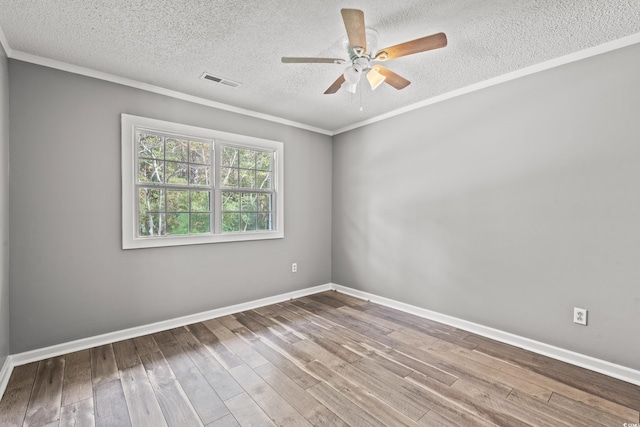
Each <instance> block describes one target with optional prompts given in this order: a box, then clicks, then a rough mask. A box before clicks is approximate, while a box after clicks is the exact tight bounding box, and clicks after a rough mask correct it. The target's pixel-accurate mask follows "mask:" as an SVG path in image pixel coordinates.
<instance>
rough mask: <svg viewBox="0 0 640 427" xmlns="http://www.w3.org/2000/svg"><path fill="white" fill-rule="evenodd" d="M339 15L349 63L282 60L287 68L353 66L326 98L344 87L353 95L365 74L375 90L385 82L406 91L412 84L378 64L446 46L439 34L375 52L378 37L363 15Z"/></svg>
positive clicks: (346, 11) (351, 11) (353, 11)
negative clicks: (298, 66)
mask: <svg viewBox="0 0 640 427" xmlns="http://www.w3.org/2000/svg"><path fill="white" fill-rule="evenodd" d="M340 12H341V13H342V20H343V21H344V26H345V28H346V29H347V38H348V46H347V52H348V54H349V59H348V60H345V59H341V58H300V57H286V56H285V57H282V62H284V63H287V64H294V63H297V64H301V63H325V64H344V63H347V62H348V63H350V65H349V66H348V67H347V68H346V69H345V71H344V73H343V74H342V75H341V76H340V77H338V79H337V80H336V81H335V82H333V84H332V85H331V86H329V88H328V89H327V90H326V91H325V92H324V93H325V94H332V93H336V92H337V91H338V90H339V89H340V88H341V87H344V88H345V89H346V90H347V91H348V92H350V93H355V92H356V88H357V85H358V82H359V81H360V78H361V76H362V74H363V73H365V74H366V76H367V80H368V81H369V84H370V86H371V89H373V90H375V89H376V88H377V87H378V86H380V85H381V84H382V83H383V82H384V83H387V84H389V85H391V86H393V87H394V88H396V89H398V90H400V89H404V88H405V87H407V86H408V85H409V84H410V83H411V82H410V81H409V80H407V79H405V78H404V77H402V76H400V75H398V74H396V73H394V72H393V71H391V70H389V69H388V68H386V67H383V66H382V65H380V64H378V62H384V61H388V60H390V59H395V58H400V57H402V56H407V55H412V54H414V53H419V52H425V51H428V50H432V49H438V48H441V47H445V46H446V45H447V36H446V35H445V34H444V33H437V34H433V35H430V36H426V37H421V38H419V39H415V40H411V41H408V42H405V43H400V44H397V45H394V46H390V47H387V48H384V49H380V50H377V51H376V50H375V44H376V43H377V33H376V32H375V31H374V30H371V29H369V28H365V25H364V12H363V11H361V10H358V9H342V10H341V11H340ZM367 44H368V46H367Z"/></svg>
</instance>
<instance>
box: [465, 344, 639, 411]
mask: <svg viewBox="0 0 640 427" xmlns="http://www.w3.org/2000/svg"><path fill="white" fill-rule="evenodd" d="M465 340H466V341H469V342H472V343H474V344H477V345H478V348H477V351H480V352H483V353H485V354H488V355H490V356H493V357H497V358H499V359H503V360H506V361H509V362H511V363H514V364H516V365H519V366H522V367H524V368H527V369H529V370H531V371H533V372H537V373H540V374H542V375H544V376H547V377H549V378H553V379H555V380H557V381H559V382H562V383H565V384H567V385H569V386H571V387H573V388H576V389H579V390H582V391H585V392H587V393H589V394H593V395H595V396H598V397H601V398H603V399H605V400H609V401H611V402H615V403H617V404H619V405H621V406H624V407H626V408H630V409H632V410H636V411H637V408H638V402H640V387H638V386H635V385H633V384H630V383H627V382H625V381H621V380H616V379H613V378H610V377H607V376H606V375H603V374H600V373H597V372H593V371H589V370H587V369H584V368H581V367H578V366H574V365H571V364H569V363H565V362H562V361H559V360H555V359H551V358H549V357H546V356H542V355H539V354H535V353H533V352H530V351H527V350H523V349H520V348H518V347H514V346H511V345H508V344H504V343H499V342H497V341H493V340H491V339H488V338H484V337H480V336H478V335H470V336H469V337H467V338H465ZM612 415H614V414H612Z"/></svg>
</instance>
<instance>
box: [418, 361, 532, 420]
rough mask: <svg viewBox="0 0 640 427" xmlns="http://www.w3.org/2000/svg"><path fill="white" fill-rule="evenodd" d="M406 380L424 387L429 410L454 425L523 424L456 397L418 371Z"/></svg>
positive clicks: (440, 384) (453, 393)
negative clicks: (427, 397) (429, 406)
mask: <svg viewBox="0 0 640 427" xmlns="http://www.w3.org/2000/svg"><path fill="white" fill-rule="evenodd" d="M407 380H411V381H415V383H416V384H419V385H421V386H422V387H424V389H425V391H427V392H428V393H429V403H430V405H431V411H430V412H435V413H437V414H438V415H440V416H442V417H444V418H446V419H447V420H449V421H451V422H454V423H455V424H456V425H460V426H465V427H466V426H474V427H487V426H496V425H497V426H509V427H515V426H522V425H523V423H522V422H520V421H519V420H516V419H513V418H512V417H508V416H504V415H502V414H494V413H492V412H491V411H489V410H488V409H487V408H486V407H484V406H482V405H479V404H477V402H473V401H472V400H471V399H467V398H462V399H460V400H459V399H456V398H455V397H453V396H454V395H456V394H459V392H458V391H456V390H453V389H451V387H449V386H446V385H444V384H442V383H441V382H439V381H435V380H433V379H432V378H429V377H427V376H425V375H422V374H420V373H419V372H414V373H413V374H411V375H409V376H407Z"/></svg>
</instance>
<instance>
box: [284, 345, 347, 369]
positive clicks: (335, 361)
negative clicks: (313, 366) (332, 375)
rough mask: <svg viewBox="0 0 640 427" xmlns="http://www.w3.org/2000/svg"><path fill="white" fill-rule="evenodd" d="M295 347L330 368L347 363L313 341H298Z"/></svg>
mask: <svg viewBox="0 0 640 427" xmlns="http://www.w3.org/2000/svg"><path fill="white" fill-rule="evenodd" d="M293 347H295V348H296V349H298V350H301V351H303V352H305V353H308V354H313V355H314V357H315V359H314V360H319V361H320V362H322V363H323V364H325V365H327V366H329V367H332V366H337V365H341V364H343V363H345V361H344V360H342V359H340V358H339V357H338V356H336V355H335V354H333V353H331V352H329V351H327V350H325V349H324V348H322V347H320V346H319V345H318V344H316V343H315V342H313V341H311V340H302V341H298V342H297V343H295V344H293Z"/></svg>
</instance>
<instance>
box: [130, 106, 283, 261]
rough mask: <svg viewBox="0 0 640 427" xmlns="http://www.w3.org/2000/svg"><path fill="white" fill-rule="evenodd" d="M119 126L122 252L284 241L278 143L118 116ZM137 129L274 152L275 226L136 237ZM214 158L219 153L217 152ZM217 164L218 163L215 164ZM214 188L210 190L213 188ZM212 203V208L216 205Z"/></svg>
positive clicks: (136, 117)
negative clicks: (120, 130)
mask: <svg viewBox="0 0 640 427" xmlns="http://www.w3.org/2000/svg"><path fill="white" fill-rule="evenodd" d="M121 124H122V135H121V144H122V249H137V248H153V247H164V246H181V245H199V244H207V243H221V242H239V241H247V240H264V239H282V238H284V186H283V183H284V144H283V143H282V142H279V141H272V140H268V139H262V138H255V137H251V136H245V135H237V134H233V133H228V132H222V131H217V130H213V129H207V128H201V127H197V126H189V125H183V124H179V123H173V122H167V121H164V120H156V119H150V118H147V117H140V116H133V115H130V114H122V115H121ZM136 128H147V129H155V130H158V131H161V132H167V133H173V134H179V135H180V134H181V135H188V136H191V137H196V138H202V139H212V140H214V141H223V142H228V143H232V144H235V145H244V146H248V147H256V148H266V149H270V150H274V151H275V164H274V165H273V168H274V170H273V177H274V179H273V184H272V185H273V189H274V191H275V193H274V194H275V205H276V209H275V224H274V225H275V227H274V230H270V231H251V232H245V233H242V232H240V233H219V234H213V233H211V234H194V235H181V236H162V237H138V235H137V234H138V233H137V230H138V224H137V218H136V206H137V203H138V199H137V198H138V194H137V192H136V191H135V188H136V176H137V173H138V171H137V168H136V138H135V132H136ZM216 158H219V153H217V152H216ZM216 163H217V161H216ZM217 171H218V169H217V167H214V183H215V184H214V187H215V190H218V188H217V186H218V183H217V177H216V176H215V175H216V173H217ZM212 189H213V188H212ZM214 193H219V192H218V191H215V192H214ZM218 204H219V203H218V201H217V200H216V201H214V206H218ZM219 215H220V211H219V209H217V208H214V217H215V219H214V221H219ZM212 226H213V224H212Z"/></svg>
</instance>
